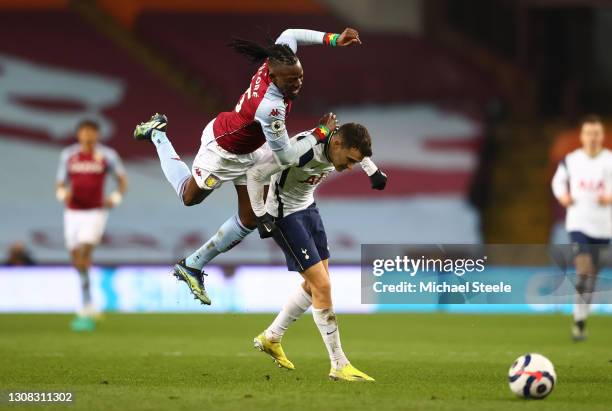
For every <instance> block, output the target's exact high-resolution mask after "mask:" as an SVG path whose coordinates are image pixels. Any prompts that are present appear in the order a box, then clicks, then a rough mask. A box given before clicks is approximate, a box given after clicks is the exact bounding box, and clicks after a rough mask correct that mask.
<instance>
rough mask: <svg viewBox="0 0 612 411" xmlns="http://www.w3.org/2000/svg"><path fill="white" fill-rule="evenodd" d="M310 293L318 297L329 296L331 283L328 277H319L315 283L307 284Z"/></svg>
mask: <svg viewBox="0 0 612 411" xmlns="http://www.w3.org/2000/svg"><path fill="white" fill-rule="evenodd" d="M309 286H310V289H311V293H312V294H315V295H317V296H319V297H329V296H331V282H330V281H329V277H328V276H320V277H319V278H317V280H316V281H312V282H310V284H309Z"/></svg>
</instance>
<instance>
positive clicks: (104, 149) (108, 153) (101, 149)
mask: <svg viewBox="0 0 612 411" xmlns="http://www.w3.org/2000/svg"><path fill="white" fill-rule="evenodd" d="M96 151H97V152H98V153H100V154H102V155H103V156H104V157H107V158H108V157H119V153H117V150H115V149H114V148H112V147H109V146H105V145H104V144H98V145H97V146H96Z"/></svg>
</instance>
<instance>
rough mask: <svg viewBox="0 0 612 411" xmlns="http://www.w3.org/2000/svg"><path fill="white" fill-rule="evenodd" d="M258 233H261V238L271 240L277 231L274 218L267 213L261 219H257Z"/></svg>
mask: <svg viewBox="0 0 612 411" xmlns="http://www.w3.org/2000/svg"><path fill="white" fill-rule="evenodd" d="M257 231H259V237H260V238H270V237H272V235H273V234H274V231H276V224H274V217H272V216H271V215H270V214H268V213H266V214H264V215H262V216H261V217H257Z"/></svg>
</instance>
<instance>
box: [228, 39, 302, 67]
mask: <svg viewBox="0 0 612 411" xmlns="http://www.w3.org/2000/svg"><path fill="white" fill-rule="evenodd" d="M227 45H228V47H231V48H233V49H234V51H236V52H237V53H238V54H242V55H243V56H245V57H246V58H247V59H249V60H250V61H251V62H253V63H260V62H262V61H264V60H265V59H268V60H269V61H270V63H272V64H274V63H276V64H283V65H289V66H291V65H294V64H295V63H297V62H298V58H297V56H296V55H295V53H294V52H293V50H291V47H289V46H288V45H286V44H273V45H271V46H268V47H264V46H261V45H259V44H257V43H255V42H254V41H250V40H244V39H238V38H233V39H231V40H230V42H229V43H228V44H227Z"/></svg>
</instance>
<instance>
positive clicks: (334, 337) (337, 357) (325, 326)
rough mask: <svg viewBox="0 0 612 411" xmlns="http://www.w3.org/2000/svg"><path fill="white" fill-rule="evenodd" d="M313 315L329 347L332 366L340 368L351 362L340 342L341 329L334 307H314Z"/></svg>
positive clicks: (326, 345)
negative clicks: (339, 328)
mask: <svg viewBox="0 0 612 411" xmlns="http://www.w3.org/2000/svg"><path fill="white" fill-rule="evenodd" d="M312 317H313V319H314V322H315V324H316V325H317V327H318V328H319V332H320V333H321V337H323V342H324V343H325V347H327V352H328V353H329V359H330V361H331V365H332V368H336V369H338V368H342V367H344V366H345V365H347V364H349V360H348V359H347V358H346V355H344V351H342V345H341V344H340V331H339V330H338V322H337V321H336V314H335V313H334V309H333V308H323V309H320V308H313V309H312Z"/></svg>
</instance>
